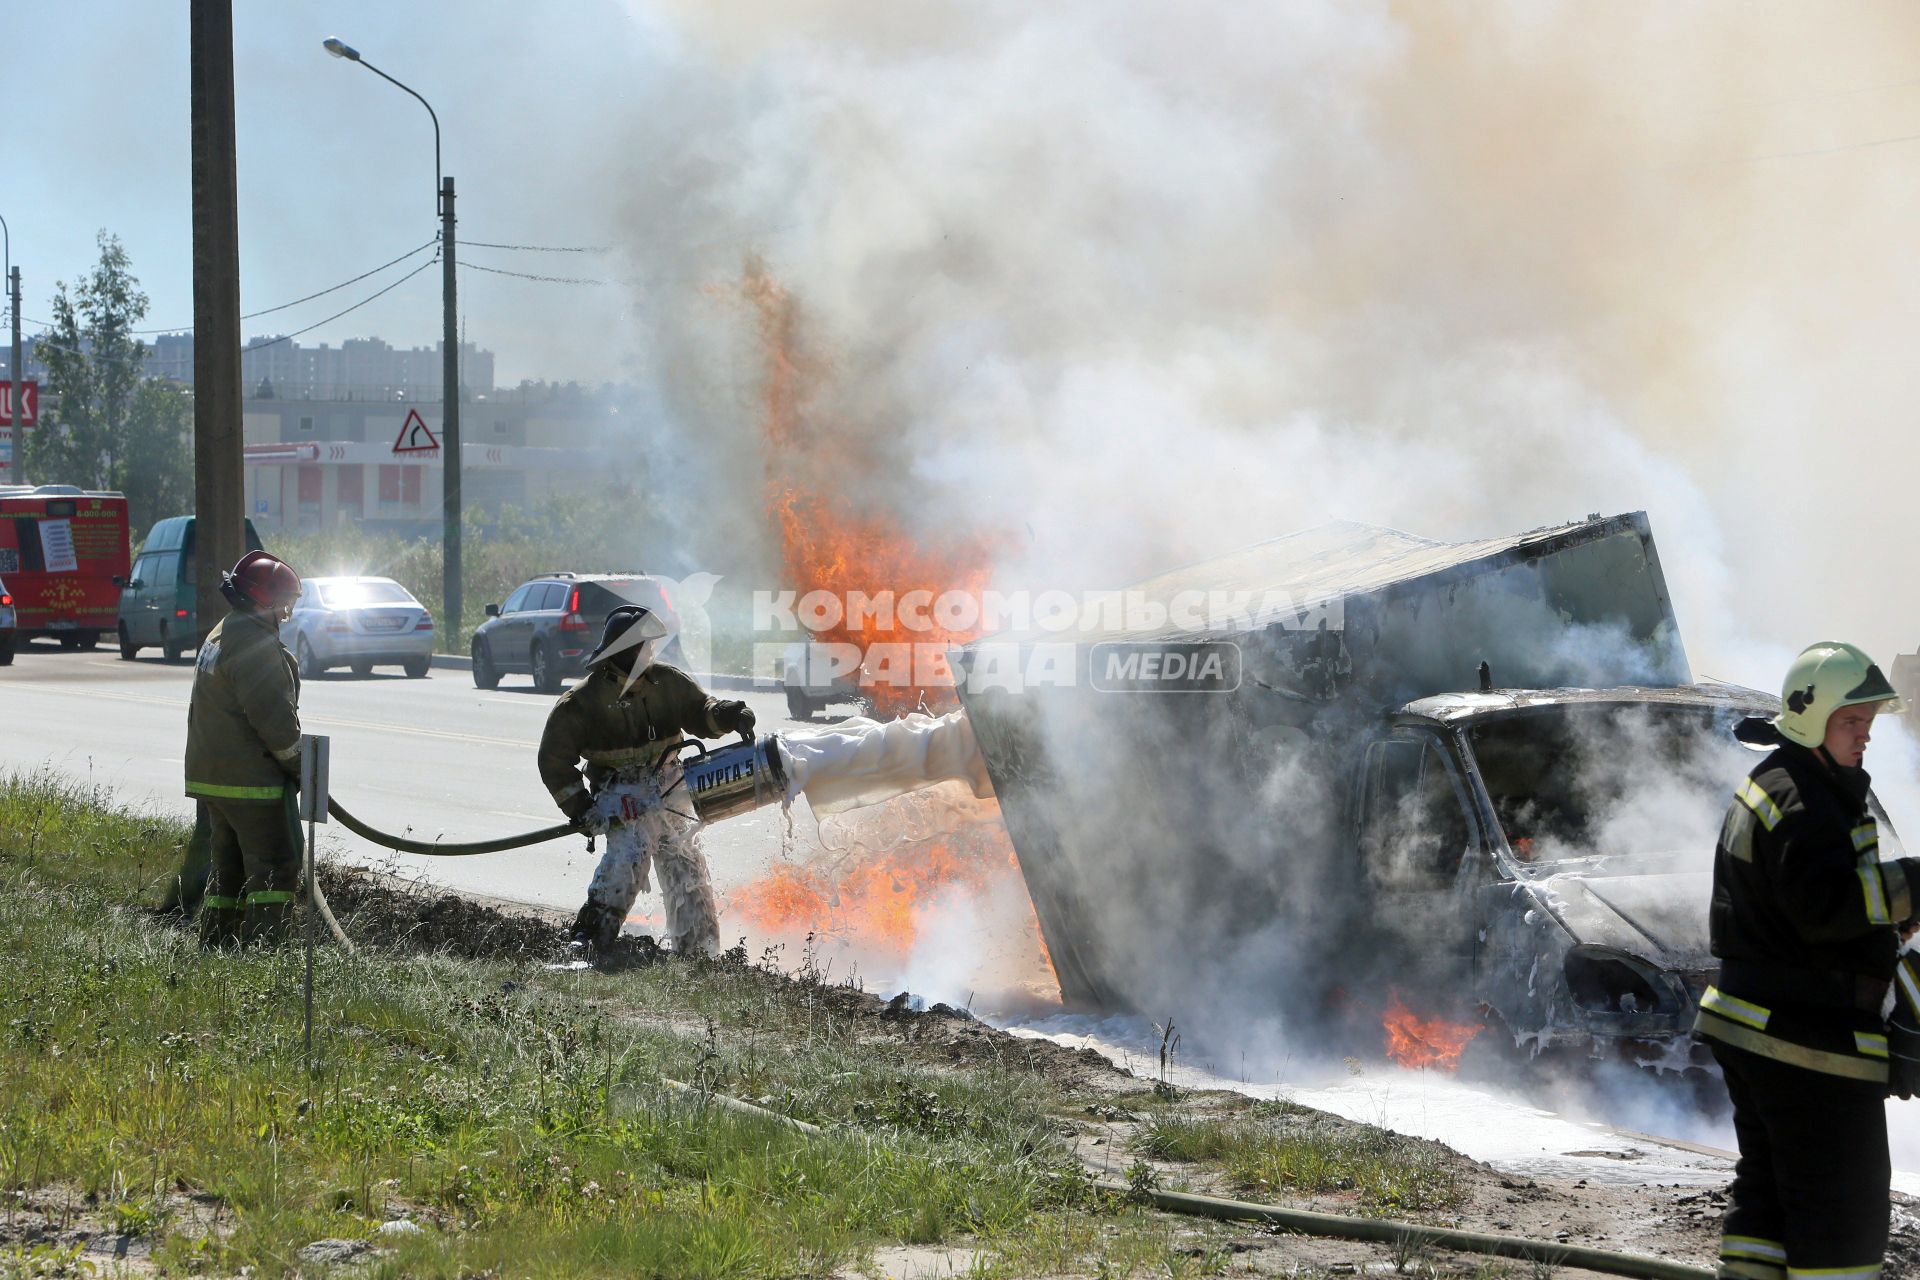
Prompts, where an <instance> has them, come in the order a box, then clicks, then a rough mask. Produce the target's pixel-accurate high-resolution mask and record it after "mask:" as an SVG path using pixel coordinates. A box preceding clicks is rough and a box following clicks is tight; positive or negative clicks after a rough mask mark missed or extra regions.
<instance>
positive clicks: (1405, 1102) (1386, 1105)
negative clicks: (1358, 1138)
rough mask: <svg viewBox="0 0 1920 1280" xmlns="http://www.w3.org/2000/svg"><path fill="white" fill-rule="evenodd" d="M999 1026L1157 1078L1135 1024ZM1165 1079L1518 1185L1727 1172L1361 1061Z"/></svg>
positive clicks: (1468, 1089)
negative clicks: (1386, 1134) (1386, 1135)
mask: <svg viewBox="0 0 1920 1280" xmlns="http://www.w3.org/2000/svg"><path fill="white" fill-rule="evenodd" d="M1003 1029H1004V1030H1006V1031H1009V1032H1011V1033H1012V1034H1014V1035H1019V1036H1030V1037H1033V1038H1036V1039H1044V1040H1051V1041H1053V1042H1054V1043H1056V1044H1061V1045H1065V1046H1067V1047H1069V1048H1074V1049H1080V1048H1090V1049H1093V1050H1095V1051H1097V1052H1099V1053H1101V1054H1103V1055H1105V1056H1106V1057H1108V1058H1110V1059H1111V1060H1113V1061H1114V1062H1116V1063H1118V1064H1119V1065H1121V1066H1123V1067H1127V1068H1128V1069H1130V1070H1131V1071H1133V1072H1134V1074H1136V1075H1138V1076H1141V1077H1142V1078H1145V1079H1151V1078H1153V1077H1155V1076H1156V1075H1157V1074H1158V1071H1159V1061H1158V1050H1159V1037H1158V1036H1157V1035H1155V1034H1154V1031H1153V1028H1152V1026H1151V1024H1149V1023H1148V1022H1147V1021H1145V1020H1144V1019H1140V1018H1135V1017H1105V1018H1102V1017H1094V1016H1089V1015H1084V1014H1068V1013H1060V1014H1052V1015H1048V1016H1043V1017H1037V1018H1031V1019H1024V1020H1021V1019H1014V1020H1009V1021H1007V1022H1006V1023H1004V1024H1003ZM1242 1077H1244V1078H1242ZM1167 1079H1168V1081H1169V1082H1170V1083H1172V1084H1174V1085H1176V1086H1177V1087H1179V1088H1182V1089H1230V1090H1233V1091H1235V1092H1238V1093H1244V1094H1247V1095H1249V1096H1251V1097H1256V1098H1274V1099H1284V1100H1286V1101H1289V1102H1297V1103H1299V1104H1300V1105H1302V1106H1307V1107H1313V1108H1315V1109H1317V1110H1320V1111H1326V1112H1330V1113H1331V1114H1333V1115H1337V1116H1341V1117H1344V1118H1345V1119H1348V1120H1354V1121H1358V1122H1360V1123H1363V1124H1370V1125H1376V1126H1378V1127H1380V1128H1383V1129H1390V1130H1392V1131H1393V1132H1395V1133H1403V1134H1406V1135H1408V1136H1410V1137H1416V1138H1430V1139H1432V1140H1434V1141H1436V1142H1443V1143H1445V1144H1446V1145H1447V1146H1449V1147H1452V1148H1453V1149H1454V1150H1455V1151H1458V1152H1460V1153H1461V1154H1462V1155H1465V1156H1468V1157H1470V1158H1472V1159H1474V1160H1478V1161H1481V1162H1482V1163H1484V1164H1487V1165H1490V1166H1492V1167H1493V1168H1495V1169H1498V1170H1500V1171H1501V1172H1503V1173H1506V1174H1510V1175H1517V1176H1521V1177H1542V1176H1552V1177H1572V1178H1586V1179H1587V1180H1588V1181H1589V1182H1609V1183H1616V1184H1623V1185H1648V1184H1660V1185H1667V1186H1672V1185H1682V1186H1712V1187H1718V1186H1725V1185H1726V1183H1727V1182H1728V1180H1729V1179H1730V1178H1731V1177H1732V1174H1733V1169H1732V1165H1731V1164H1730V1162H1729V1161H1727V1160H1726V1159H1725V1158H1723V1157H1720V1156H1715V1155H1710V1154H1705V1153H1702V1152H1697V1151H1690V1150H1687V1149H1685V1148H1683V1147H1678V1146H1668V1145H1666V1144H1665V1143H1661V1142H1658V1141H1647V1140H1646V1139H1643V1138H1638V1137H1628V1136H1626V1135H1625V1134H1623V1133H1622V1132H1621V1131H1619V1130H1616V1129H1611V1128H1609V1127H1607V1126H1606V1125H1601V1124H1594V1123H1589V1122H1586V1121H1580V1120H1570V1119H1568V1118H1566V1117H1564V1116H1560V1115H1556V1114H1555V1113H1553V1112H1551V1111H1547V1110H1544V1109H1542V1108H1540V1107H1538V1106H1535V1105H1533V1104H1531V1103H1529V1102H1526V1101H1523V1100H1520V1099H1516V1098H1512V1097H1508V1096H1503V1095H1501V1094H1500V1093H1498V1092H1496V1091H1494V1090H1491V1089H1488V1088H1486V1087H1484V1086H1480V1085H1476V1084H1470V1083H1466V1082H1463V1081H1461V1080H1458V1079H1456V1078H1455V1077H1453V1076H1450V1075H1447V1074H1445V1073H1443V1072H1437V1071H1409V1070H1403V1069H1401V1068H1399V1067H1395V1066H1392V1065H1390V1064H1386V1063H1367V1064H1365V1065H1362V1066H1359V1067H1358V1068H1357V1072H1356V1071H1355V1070H1351V1069H1347V1068H1344V1067H1340V1066H1334V1067H1331V1068H1315V1067H1311V1066H1300V1067H1298V1068H1297V1069H1296V1068H1295V1067H1294V1066H1292V1065H1291V1064H1289V1065H1288V1066H1286V1067H1283V1068H1281V1069H1280V1070H1276V1071H1271V1072H1261V1071H1260V1070H1258V1069H1255V1068H1254V1067H1253V1065H1252V1064H1248V1065H1247V1066H1245V1067H1242V1068H1238V1069H1234V1068H1226V1069H1223V1068H1221V1067H1220V1066H1218V1065H1216V1064H1203V1065H1197V1066H1196V1065H1191V1064H1187V1063H1182V1062H1179V1061H1178V1060H1177V1058H1176V1061H1175V1062H1174V1064H1173V1065H1172V1066H1171V1067H1170V1068H1169V1070H1168V1072H1167ZM1598 1153H1605V1154H1598ZM1894 1185H1895V1187H1896V1188H1897V1189H1898V1190H1901V1191H1910V1190H1911V1189H1912V1188H1920V1176H1916V1175H1913V1174H1905V1173H1902V1174H1896V1175H1895V1178H1894Z"/></svg>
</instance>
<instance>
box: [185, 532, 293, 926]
mask: <svg viewBox="0 0 1920 1280" xmlns="http://www.w3.org/2000/svg"><path fill="white" fill-rule="evenodd" d="M220 593H221V594H222V595H224V596H225V597H226V598H227V601H228V603H229V604H231V605H232V606H233V611H232V612H231V613H229V614H228V615H227V616H226V617H224V618H222V619H221V620H220V621H219V622H218V623H216V624H215V625H214V628H213V630H212V631H210V632H208V633H207V639H206V643H204V644H202V645H201V646H200V653H199V656H198V657H197V658H196V659H195V661H194V672H193V699H192V701H191V702H190V703H189V704H188V707H187V794H188V795H190V796H193V797H194V798H195V799H198V800H201V801H204V802H205V806H206V810H207V818H208V825H209V828H210V830H209V850H208V853H209V859H210V862H211V866H210V868H209V871H208V876H207V891H206V896H205V897H204V898H203V899H202V900H201V906H200V940H201V941H202V942H204V943H206V944H208V945H210V946H225V945H231V944H234V943H241V942H256V941H258V942H276V941H278V940H280V939H281V938H282V937H284V936H285V935H286V932H287V927H288V924H289V922H290V921H291V920H292V917H293V900H294V891H295V890H296V889H297V888H298V887H299V881H300V853H299V847H300V842H299V836H298V825H299V824H298V819H297V818H296V816H295V803H294V802H295V786H296V784H297V781H298V778H299V772H300V675H299V672H298V670H297V669H296V668H295V666H294V661H293V655H292V654H290V653H288V652H287V649H286V646H285V645H283V644H281V643H280V623H281V622H282V621H283V620H284V619H285V618H286V616H287V613H288V611H289V610H291V609H292V607H293V602H294V599H295V598H296V597H297V596H298V595H299V594H300V575H299V574H297V573H295V572H294V571H293V569H292V567H291V566H289V565H288V564H287V563H286V562H284V561H282V560H280V559H279V558H277V557H275V556H271V555H268V554H267V553H266V552H264V551H249V552H248V553H247V554H246V555H244V556H242V557H240V560H239V562H238V563H237V564H235V565H234V566H233V569H232V571H231V572H229V573H227V574H224V575H223V581H222V582H221V585H220Z"/></svg>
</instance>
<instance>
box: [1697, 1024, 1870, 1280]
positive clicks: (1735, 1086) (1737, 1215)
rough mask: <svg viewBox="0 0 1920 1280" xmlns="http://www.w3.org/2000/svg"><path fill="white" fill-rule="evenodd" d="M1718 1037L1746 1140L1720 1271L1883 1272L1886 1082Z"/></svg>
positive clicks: (1778, 1277)
mask: <svg viewBox="0 0 1920 1280" xmlns="http://www.w3.org/2000/svg"><path fill="white" fill-rule="evenodd" d="M1710 1043H1711V1045H1712V1049H1713V1056H1714V1058H1715V1059H1716V1060H1717V1061H1718V1062H1719V1063H1720V1070H1721V1071H1722V1072H1723V1073H1724V1074H1725V1076H1726V1080H1727V1093H1728V1094H1729V1095H1730V1096H1731V1097H1732V1099H1733V1130H1734V1134H1735V1135H1736V1137H1738V1139H1739V1142H1740V1161H1739V1163H1738V1164H1736V1165H1734V1167H1733V1186H1732V1187H1731V1188H1729V1189H1728V1196H1727V1199H1728V1208H1727V1214H1726V1217H1725V1218H1724V1219H1722V1221H1721V1228H1720V1229H1721V1237H1720V1275H1721V1276H1723V1277H1737V1278H1738V1280H1786V1277H1789V1276H1796V1277H1797V1276H1801V1275H1803V1274H1806V1273H1810V1272H1811V1273H1818V1274H1820V1275H1821V1276H1822V1277H1823V1278H1825V1280H1872V1278H1873V1277H1875V1276H1878V1275H1879V1274H1880V1265H1881V1263H1882V1261H1883V1260H1884V1259H1885V1257H1886V1252H1887V1219H1888V1213H1889V1210H1888V1190H1889V1186H1890V1184H1891V1182H1892V1177H1893V1173H1892V1162H1891V1161H1890V1160H1889V1158H1888V1155H1887V1103H1886V1088H1885V1086H1884V1085H1878V1084H1873V1083H1871V1082H1868V1081H1864V1080H1849V1079H1846V1078H1844V1077H1842V1076H1834V1075H1827V1074H1826V1073H1824V1072H1820V1071H1812V1070H1809V1069H1807V1068H1804V1067H1794V1066H1789V1065H1787V1064H1786V1063H1784V1062H1776V1061H1774V1060H1773V1059H1772V1058H1763V1057H1761V1056H1760V1055H1758V1054H1754V1053H1748V1052H1747V1051H1746V1050H1744V1049H1736V1048H1733V1047H1732V1046H1730V1045H1725V1044H1720V1043H1718V1042H1717V1041H1715V1042H1710Z"/></svg>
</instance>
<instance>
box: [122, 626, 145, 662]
mask: <svg viewBox="0 0 1920 1280" xmlns="http://www.w3.org/2000/svg"><path fill="white" fill-rule="evenodd" d="M139 653H140V646H139V645H137V644H135V643H134V642H133V637H132V636H130V635H128V634H127V624H126V623H124V622H123V623H121V624H120V660H121V661H122V662H132V661H133V660H134V658H135V657H137V656H138V655H139Z"/></svg>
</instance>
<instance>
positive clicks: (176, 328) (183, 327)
mask: <svg viewBox="0 0 1920 1280" xmlns="http://www.w3.org/2000/svg"><path fill="white" fill-rule="evenodd" d="M438 243H439V238H438V237H435V238H434V239H432V240H429V241H427V242H426V243H425V244H422V245H415V246H414V247H413V248H411V249H409V250H407V251H406V252H405V253H403V254H401V255H400V256H399V257H397V258H395V259H393V261H391V262H383V263H381V264H380V265H379V266H377V267H375V268H374V269H373V270H371V271H362V272H361V273H360V274H359V275H357V276H355V277H354V278H353V279H351V280H342V281H341V282H340V283H339V284H335V285H329V286H327V287H326V288H324V289H322V290H320V292H318V293H310V294H308V295H307V296H306V297H304V298H295V299H294V300H293V301H292V302H283V303H281V304H280V305H279V306H277V307H268V308H266V309H265V310H264V311H249V312H248V313H247V314H245V315H243V316H241V317H240V318H241V319H242V320H253V319H256V318H258V317H260V316H270V315H272V314H273V313H274V312H276V311H285V310H286V309H287V308H288V307H297V306H299V305H300V304H301V303H303V302H312V301H313V300H314V299H315V298H324V297H326V296H327V295H328V294H330V293H338V292H339V291H340V290H342V289H344V288H346V287H347V286H348V285H350V284H359V283H360V282H361V281H362V280H365V279H366V278H367V277H368V276H377V275H379V274H380V273H381V272H382V271H385V270H386V269H387V268H388V267H392V266H398V265H399V264H400V263H402V262H405V261H406V260H407V259H408V258H411V257H412V256H413V255H414V254H416V253H419V252H420V251H421V250H422V249H430V248H432V247H433V246H434V245H436V244H438ZM375 296H378V295H375ZM320 323H322V324H325V323H326V321H324V320H323V321H321V322H320ZM192 331H193V326H192V325H190V324H180V325H173V326H171V327H169V328H162V329H129V330H127V332H128V333H191V332H192Z"/></svg>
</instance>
